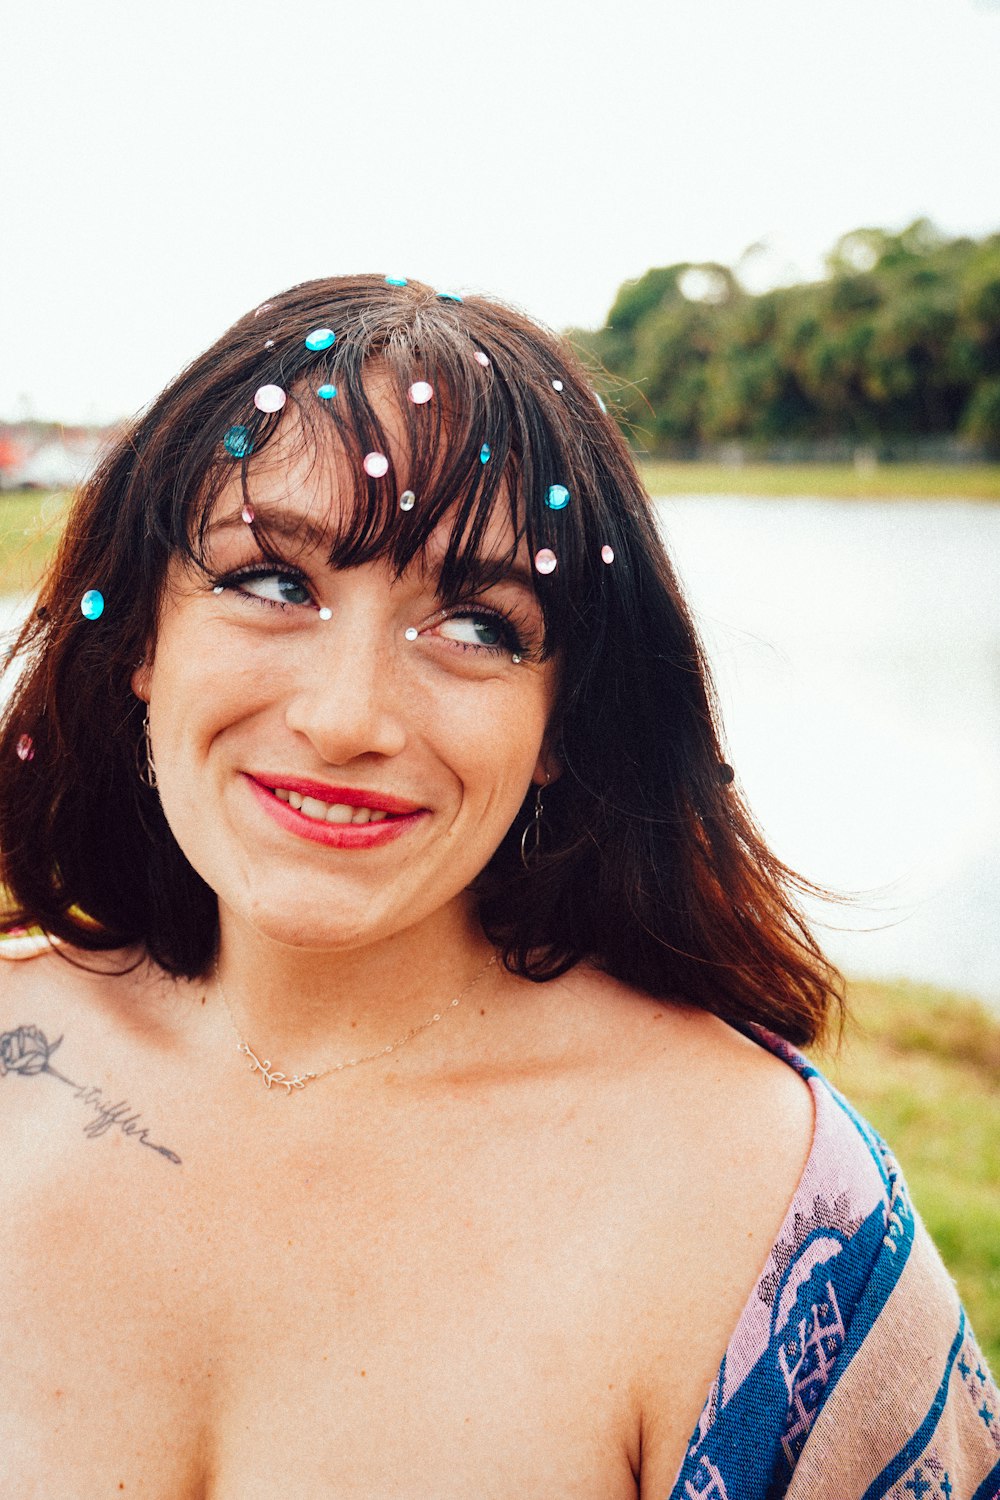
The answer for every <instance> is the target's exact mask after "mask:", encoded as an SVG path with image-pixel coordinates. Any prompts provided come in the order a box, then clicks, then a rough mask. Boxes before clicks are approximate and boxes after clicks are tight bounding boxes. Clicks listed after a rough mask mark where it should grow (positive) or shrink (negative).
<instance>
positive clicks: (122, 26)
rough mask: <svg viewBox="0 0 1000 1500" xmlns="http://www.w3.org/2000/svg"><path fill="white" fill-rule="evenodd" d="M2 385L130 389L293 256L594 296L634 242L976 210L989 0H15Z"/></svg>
mask: <svg viewBox="0 0 1000 1500" xmlns="http://www.w3.org/2000/svg"><path fill="white" fill-rule="evenodd" d="M0 69H2V73H0V127H2V137H0V139H2V143H3V144H2V150H0V213H2V220H3V230H2V233H0V244H2V247H3V250H2V253H3V261H2V275H0V417H7V418H11V417H16V416H22V415H25V414H28V413H30V414H33V415H37V416H43V417H54V418H61V419H63V420H65V421H78V420H83V419H98V420H104V419H108V418H112V417H114V416H117V415H119V414H122V413H127V412H131V411H134V410H136V409H137V408H138V407H140V406H142V405H144V404H145V403H146V402H147V401H148V400H149V399H150V398H151V397H152V396H153V395H154V394H155V392H156V391H157V390H158V389H159V387H160V386H161V385H163V384H164V382H165V381H166V380H167V379H169V377H170V376H171V375H172V374H174V373H175V372H176V370H177V369H179V368H180V367H181V366H182V365H183V364H185V363H186V362H187V361H188V360H189V359H190V358H191V357H192V356H193V355H194V354H195V353H197V352H198V351H199V350H200V349H201V348H203V347H204V346H205V345H206V344H207V343H209V342H210V341H211V340H212V339H214V338H215V337H216V336H217V334H218V333H219V332H221V331H222V329H223V328H224V327H226V326H227V325H228V324H229V323H230V322H232V321H233V319H235V318H236V317H237V316H239V314H240V313H242V312H243V311H245V310H246V308H248V307H250V306H253V305H255V304H256V303H258V302H260V301H261V300H263V299H264V298H265V297H266V296H267V294H268V293H269V292H272V291H276V290H278V289H280V288H282V287H285V286H289V285H291V284H292V283H293V282H296V281H301V280H303V279H305V278H307V277H310V276H319V275H328V274H331V273H335V272H341V271H358V270H373V271H385V272H391V271H398V272H401V273H402V274H405V275H410V276H412V277H417V278H420V279H424V280H427V281H429V282H431V283H432V284H433V285H437V286H441V287H449V288H451V287H457V288H463V287H464V288H482V289H485V290H490V291H493V292H496V293H498V294H500V295H502V296H504V297H506V298H508V299H509V300H512V301H514V302H517V303H519V304H520V305H522V306H523V307H526V308H527V309H528V310H529V311H530V312H533V313H534V314H536V315H537V316H539V317H541V318H542V319H544V320H545V321H546V322H548V323H550V324H552V325H554V326H556V327H564V326H566V325H569V324H581V325H597V324H599V323H601V322H602V321H603V319H604V316H605V314H606V312H607V310H608V307H609V306H610V303H611V301H612V299H613V297H614V294H615V292H616V290H617V288H618V286H619V285H620V283H621V282H622V281H623V280H625V279H626V278H627V277H631V276H637V275H641V273H642V272H643V271H645V270H646V269H647V268H648V267H649V266H651V265H664V264H669V263H670V262H671V261H677V260H701V259H716V260H721V261H724V262H726V263H730V264H731V263H733V262H735V261H736V259H737V258H738V257H739V256H740V254H741V252H743V251H744V250H745V249H746V247H747V246H749V245H750V244H752V243H754V242H757V241H765V242H766V243H767V244H768V245H769V247H770V250H769V253H768V257H767V260H766V263H763V264H762V266H761V268H760V270H761V274H765V273H766V274H767V275H770V276H771V277H772V278H773V279H778V278H780V277H781V276H782V274H784V275H785V276H794V275H796V274H800V275H813V274H817V272H818V270H819V268H820V265H821V257H822V255H823V253H824V252H825V251H826V250H827V249H829V247H830V246H831V245H832V243H833V241H834V240H835V239H836V238H837V237H838V236H839V235H840V234H841V233H843V232H844V231H846V230H848V229H852V228H856V227H858V226H859V225H862V224H880V225H886V226H890V227H901V226H902V225H903V224H905V223H907V222H908V221H910V220H911V219H913V218H915V217H917V216H918V215H921V214H926V215H929V216H930V217H931V218H933V219H934V220H935V221H936V222H937V223H938V224H939V225H940V226H941V227H942V228H943V229H945V230H946V231H948V232H950V233H972V234H982V233H986V232H989V231H992V230H997V229H1000V171H998V169H997V151H998V146H1000V82H998V80H1000V4H998V3H997V0H752V3H748V0H618V3H617V4H614V5H611V4H607V3H601V4H598V3H597V0H504V3H502V4H500V3H494V4H491V5H484V4H477V3H475V0H464V3H459V0H424V3H417V0H409V3H404V0H371V3H367V4H366V3H363V0H354V3H351V4H347V3H343V0H324V3H320V0H270V3H265V0H241V3H240V4H235V3H233V0H171V3H169V4H156V5H152V4H150V3H147V0H86V3H83V4H80V5H75V6H68V5H58V6H57V5H55V4H53V3H52V0H48V3H45V0H40V3H39V0H34V3H30V4H29V3H28V0H21V3H20V4H19V5H18V6H17V8H16V10H15V9H14V8H13V7H9V13H8V15H7V16H6V18H5V20H4V23H3V32H2V63H0Z"/></svg>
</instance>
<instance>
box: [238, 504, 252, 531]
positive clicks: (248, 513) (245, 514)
mask: <svg viewBox="0 0 1000 1500" xmlns="http://www.w3.org/2000/svg"><path fill="white" fill-rule="evenodd" d="M240 516H241V517H242V519H243V520H244V521H245V522H246V523H247V525H248V526H252V525H253V506H252V505H244V507H243V509H242V510H241V511H240Z"/></svg>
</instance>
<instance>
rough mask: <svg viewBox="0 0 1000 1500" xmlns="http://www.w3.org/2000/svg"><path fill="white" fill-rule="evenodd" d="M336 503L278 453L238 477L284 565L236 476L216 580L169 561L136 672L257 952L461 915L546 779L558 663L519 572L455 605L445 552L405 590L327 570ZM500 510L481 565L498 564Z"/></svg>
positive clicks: (214, 541)
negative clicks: (439, 570)
mask: <svg viewBox="0 0 1000 1500" xmlns="http://www.w3.org/2000/svg"><path fill="white" fill-rule="evenodd" d="M283 450H284V452H283ZM286 455H287V456H286ZM339 462H340V464H341V465H342V464H343V460H342V459H341V460H339ZM344 478H345V476H344V475H343V469H342V467H341V470H340V484H343V482H344ZM338 488H339V485H338V467H337V462H336V461H332V460H331V461H326V462H324V461H320V462H315V461H313V459H312V458H311V456H310V455H309V454H307V453H305V452H303V451H302V445H301V444H294V445H293V444H292V443H290V442H288V441H283V439H282V437H281V436H279V438H278V440H277V441H276V442H275V443H274V444H272V445H269V447H268V449H266V450H265V453H264V454H263V455H261V459H260V461H259V463H258V464H256V465H253V466H251V471H250V489H251V495H252V506H253V510H254V513H255V515H256V516H257V517H259V518H261V519H264V518H266V521H267V526H268V535H269V538H270V542H271V546H272V548H274V549H275V550H276V551H277V552H278V553H279V554H280V556H281V563H280V565H275V563H274V562H270V561H265V560H264V558H263V556H262V554H261V552H260V549H259V547H258V546H257V544H256V543H255V541H254V537H253V533H252V530H251V526H250V525H249V524H248V523H247V521H246V520H244V519H243V514H242V512H243V507H244V505H245V497H244V495H243V493H242V489H241V484H240V473H239V468H238V466H237V465H234V473H233V478H232V480H231V481H230V483H229V484H228V485H227V486H226V488H225V489H224V491H223V492H222V494H221V496H220V498H219V500H218V502H217V504H216V505H215V507H214V509H213V513H212V520H211V527H210V531H209V537H208V543H207V561H208V563H209V566H210V573H209V575H208V576H207V577H206V576H205V575H204V574H202V573H201V572H200V571H198V570H195V569H192V568H190V567H188V566H186V565H184V564H183V563H182V562H181V561H180V560H179V559H178V560H175V562H174V563H173V564H172V565H171V568H170V570H169V572H168V580H167V585H168V586H167V590H166V595H165V600H164V604H163V608H162V610H161V614H160V618H159V624H158V631H157V638H156V643H155V651H154V652H153V654H152V658H151V660H150V661H149V662H148V664H144V665H143V666H141V667H140V668H139V669H137V671H136V673H135V675H134V677H133V687H134V689H135V691H136V692H137V693H138V695H139V696H140V697H141V698H143V699H145V700H146V701H147V702H148V704H149V718H150V730H151V735H152V742H153V750H154V756H155V761H156V768H157V777H158V783H159V790H160V796H161V799H162V803H163V808H164V812H165V814H166V817H167V820H168V822H169V824H170V826H171V829H172V831H173V833H174V836H175V837H176V839H177V841H178V843H179V845H180V847H181V848H182V850H183V851H184V853H185V855H186V856H187V858H188V859H189V860H190V862H191V864H192V865H193V866H194V868H195V869H196V870H197V871H198V873H199V874H200V875H201V876H202V878H203V879H204V880H205V881H206V882H207V883H208V884H209V885H210V886H211V887H212V888H213V889H214V890H215V891H216V892H217V894H218V896H219V897H220V900H221V902H222V903H223V906H224V907H226V908H228V909H229V910H230V911H231V912H232V913H233V914H234V915H237V916H239V917H240V918H242V919H243V920H245V921H246V922H248V923H250V924H251V925H252V926H253V927H254V928H255V929H256V930H257V931H259V932H260V933H261V934H262V935H265V936H268V937H270V938H271V939H273V940H275V941H278V942H282V943H287V944H292V945H296V946H305V947H310V948H316V949H323V948H326V949H336V948H352V947H358V946H363V945H365V944H367V943H370V942H374V941H378V940H379V939H381V938H385V937H388V936H391V935H394V934H396V933H398V932H399V931H401V930H402V929H404V928H409V927H411V926H415V925H416V924H419V923H421V922H424V921H427V919H429V918H433V917H435V916H438V915H440V914H442V913H450V914H451V915H457V914H458V911H459V909H460V908H461V909H464V908H465V906H466V903H468V902H469V899H470V898H469V897H468V896H467V895H466V894H465V892H466V888H467V886H468V885H469V883H470V882H471V881H472V880H473V879H474V878H475V877H476V876H477V875H478V874H479V873H480V871H481V870H482V869H483V867H484V866H485V865H486V864H487V862H488V861H489V859H490V857H491V855H492V854H493V852H494V851H495V849H496V847H497V845H498V844H499V843H500V841H501V839H502V838H503V836H504V834H505V833H506V832H507V830H508V828H509V827H510V825H511V823H512V822H513V821H514V819H515V818H516V817H517V814H518V811H519V809H520V807H521V804H522V801H523V799H524V797H525V794H526V792H527V791H528V788H529V786H530V784H531V782H532V780H535V781H538V782H541V781H544V780H545V779H546V776H547V774H550V773H551V770H552V769H553V768H552V766H551V763H550V762H549V761H548V760H547V758H546V751H545V744H544V740H545V732H546V725H547V723H548V719H549V714H550V711H551V707H552V701H553V694H554V687H555V671H556V668H555V664H554V663H553V662H551V661H547V662H543V661H542V660H541V645H542V613H541V609H540V607H539V604H538V601H537V599H536V597H535V594H534V589H533V586H532V579H531V571H530V565H529V563H528V560H527V558H526V557H518V558H517V559H516V560H515V563H514V566H513V568H512V570H511V571H510V573H509V574H508V576H506V577H505V578H504V579H502V580H501V581H500V582H497V583H493V584H492V585H491V586H489V587H486V588H483V589H480V590H478V591H475V592H470V593H469V594H468V595H467V596H465V597H463V598H460V599H449V600H442V599H440V598H439V597H438V596H437V593H436V575H435V562H436V560H437V559H438V558H439V557H440V556H441V555H442V554H443V550H444V548H445V546H446V544H447V536H446V535H441V536H440V537H438V536H435V537H434V538H433V539H432V542H431V546H430V548H429V551H428V555H427V557H426V559H425V561H424V563H423V564H422V565H420V564H417V565H414V567H413V568H411V569H410V570H409V571H408V572H407V573H405V574H404V575H403V576H402V577H401V578H399V579H395V580H394V579H393V577H392V573H391V570H390V569H389V567H388V566H387V565H386V564H385V563H383V562H381V561H377V562H372V563H367V564H364V565H362V566H359V567H355V568H350V569H344V570H337V569H335V568H333V567H331V566H330V565H329V563H328V561H327V554H328V551H329V540H328V538H325V536H324V528H325V526H326V525H328V524H329V517H330V515H331V512H334V513H335V512H336V508H337V506H338V497H337V496H338ZM503 509H504V507H498V508H497V514H496V518H495V522H494V523H491V524H492V528H493V529H492V533H491V536H490V538H489V539H488V548H487V550H489V551H491V552H492V551H493V550H495V551H496V552H497V553H501V554H502V553H505V552H506V551H507V550H508V549H509V545H510V542H511V539H512V538H511V533H510V531H509V520H508V519H507V518H506V517H505V516H501V515H500V511H501V510H503ZM401 523H402V524H405V516H404V517H401ZM514 656H519V657H520V658H521V660H520V662H515V661H514V660H513V659H512V658H513V657H514ZM456 903H458V905H456Z"/></svg>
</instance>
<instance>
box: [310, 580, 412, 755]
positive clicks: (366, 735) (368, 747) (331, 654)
mask: <svg viewBox="0 0 1000 1500" xmlns="http://www.w3.org/2000/svg"><path fill="white" fill-rule="evenodd" d="M399 675H400V674H399V651H398V647H397V643H396V642H395V641H394V640H393V639H392V636H391V632H390V630H389V629H388V627H387V625H386V623H385V622H384V621H379V620H376V619H374V618H372V616H371V614H370V613H369V612H367V611H365V610H358V611H351V610H349V609H348V610H338V611H335V612H334V615H333V618H332V619H330V620H324V621H318V622H317V626H316V629H315V630H314V631H311V632H310V639H309V642H308V644H306V645H304V647H303V651H302V655H301V658H300V660H299V663H298V668H297V681H296V684H295V687H294V688H293V690H292V693H291V695H290V697H289V699H288V704H287V707H286V710H285V722H286V724H287V725H288V727H289V728H290V729H292V730H293V731H294V732H295V733H297V734H302V735H304V736H305V737H306V738H307V739H308V740H309V742H310V743H311V745H312V746H313V748H314V749H315V750H316V752H317V754H318V755H319V756H320V757H321V758H322V760H323V761H324V762H326V764H328V765H333V766H337V765H345V764H346V763H347V762H349V761H352V760H355V759H357V758H358V757H359V756H363V755H380V756H393V755H398V754H399V753H400V751H401V750H402V749H403V747H404V745H405V744H406V729H405V724H404V720H403V708H404V703H405V695H404V693H403V692H402V684H401V683H400V681H399Z"/></svg>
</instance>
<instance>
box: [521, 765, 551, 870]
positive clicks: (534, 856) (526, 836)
mask: <svg viewBox="0 0 1000 1500" xmlns="http://www.w3.org/2000/svg"><path fill="white" fill-rule="evenodd" d="M547 786H548V780H547V779H546V781H545V782H543V783H542V785H541V786H536V787H535V813H534V817H533V818H532V820H531V822H530V823H529V824H528V825H527V827H526V828H525V830H524V832H523V833H522V834H521V863H522V865H523V866H524V868H525V869H526V870H533V869H534V868H535V866H536V865H537V864H538V862H539V860H540V859H541V855H542V813H543V811H544V809H543V808H542V793H543V792H544V791H545V788H546V787H547Z"/></svg>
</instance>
